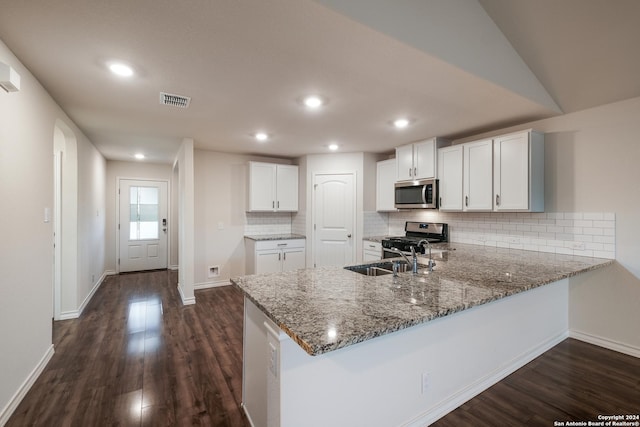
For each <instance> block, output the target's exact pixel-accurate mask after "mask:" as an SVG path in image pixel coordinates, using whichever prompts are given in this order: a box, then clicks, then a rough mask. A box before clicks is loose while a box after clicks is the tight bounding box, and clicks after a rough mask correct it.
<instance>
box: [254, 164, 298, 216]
mask: <svg viewBox="0 0 640 427" xmlns="http://www.w3.org/2000/svg"><path fill="white" fill-rule="evenodd" d="M248 196H249V197H248V198H249V200H248V207H247V211H249V212H261V211H262V212H264V211H269V212H278V211H279V212H295V211H297V210H298V166H295V165H278V164H274V163H262V162H249V191H248Z"/></svg>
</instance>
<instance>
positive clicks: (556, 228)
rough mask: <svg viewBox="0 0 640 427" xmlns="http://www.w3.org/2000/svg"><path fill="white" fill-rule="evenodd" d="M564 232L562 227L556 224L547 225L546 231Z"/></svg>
mask: <svg viewBox="0 0 640 427" xmlns="http://www.w3.org/2000/svg"><path fill="white" fill-rule="evenodd" d="M562 232H564V227H560V226H557V225H547V233H562Z"/></svg>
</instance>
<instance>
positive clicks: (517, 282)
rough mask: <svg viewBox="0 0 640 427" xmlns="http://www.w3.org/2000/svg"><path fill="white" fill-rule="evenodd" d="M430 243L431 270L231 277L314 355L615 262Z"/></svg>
mask: <svg viewBox="0 0 640 427" xmlns="http://www.w3.org/2000/svg"><path fill="white" fill-rule="evenodd" d="M433 247H434V253H433V258H434V260H435V261H436V268H435V270H434V271H433V272H432V273H426V272H424V270H422V272H421V273H420V274H418V275H413V274H411V273H410V272H407V273H400V274H399V276H398V277H396V278H394V277H393V276H392V275H385V276H377V277H370V276H364V275H361V274H358V273H355V272H353V271H349V270H346V269H344V268H341V267H320V268H310V269H306V270H297V271H290V272H284V273H274V274H265V275H253V276H244V277H239V278H234V279H231V281H232V282H233V283H234V284H235V285H237V286H238V287H239V288H240V289H241V290H242V291H243V292H244V294H245V295H246V296H247V297H248V298H249V299H250V300H251V301H253V303H254V304H256V306H257V307H258V308H260V310H262V311H263V312H264V313H265V314H266V315H267V317H269V318H270V319H271V320H272V321H273V322H275V323H276V325H278V326H279V327H280V329H282V330H283V331H284V332H285V333H286V334H287V335H289V336H290V337H291V338H292V339H293V340H294V341H295V342H297V343H298V345H300V347H302V348H303V349H304V350H305V351H306V352H307V353H309V354H310V355H312V356H313V355H318V354H322V353H327V352H330V351H333V350H337V349H339V348H343V347H347V346H349V345H352V344H356V343H358V342H362V341H366V340H369V339H372V338H375V337H378V336H381V335H384V334H388V333H391V332H394V331H398V330H401V329H404V328H408V327H411V326H414V325H418V324H420V323H424V322H427V321H429V320H433V319H436V318H439V317H444V316H448V315H451V314H453V313H456V312H459V311H462V310H466V309H468V308H471V307H475V306H478V305H482V304H486V303H489V302H491V301H495V300H498V299H501V298H504V297H507V296H510V295H513V294H517V293H520V292H524V291H527V290H529V289H533V288H536V287H538V286H542V285H545V284H548V283H552V282H556V281H558V280H561V279H564V278H567V277H570V276H574V275H576V274H579V273H582V272H585V271H589V270H593V269H596V268H600V267H604V266H606V265H609V264H612V263H613V260H609V259H602V258H588V257H579V256H572V255H560V254H549V253H543V252H532V251H522V250H515V249H501V248H490V247H485V246H478V245H466V244H452V243H442V244H435V245H433ZM438 249H440V250H444V252H441V251H439V250H438ZM419 261H420V262H421V263H422V264H426V258H424V257H421V258H420V260H419ZM367 264H375V262H373V263H367Z"/></svg>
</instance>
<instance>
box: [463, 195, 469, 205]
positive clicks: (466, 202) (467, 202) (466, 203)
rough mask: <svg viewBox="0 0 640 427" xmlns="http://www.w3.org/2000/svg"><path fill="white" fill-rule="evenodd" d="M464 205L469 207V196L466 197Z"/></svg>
mask: <svg viewBox="0 0 640 427" xmlns="http://www.w3.org/2000/svg"><path fill="white" fill-rule="evenodd" d="M464 205H465V206H469V196H464Z"/></svg>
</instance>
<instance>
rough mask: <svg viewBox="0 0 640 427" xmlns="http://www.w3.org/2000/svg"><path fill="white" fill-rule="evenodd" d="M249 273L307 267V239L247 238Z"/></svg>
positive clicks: (264, 272) (275, 271)
mask: <svg viewBox="0 0 640 427" xmlns="http://www.w3.org/2000/svg"><path fill="white" fill-rule="evenodd" d="M246 242H247V245H246V248H247V254H246V260H247V262H246V269H247V274H266V273H280V272H282V271H289V270H298V269H301V268H305V267H306V257H305V239H291V240H257V241H256V240H253V239H246Z"/></svg>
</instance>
